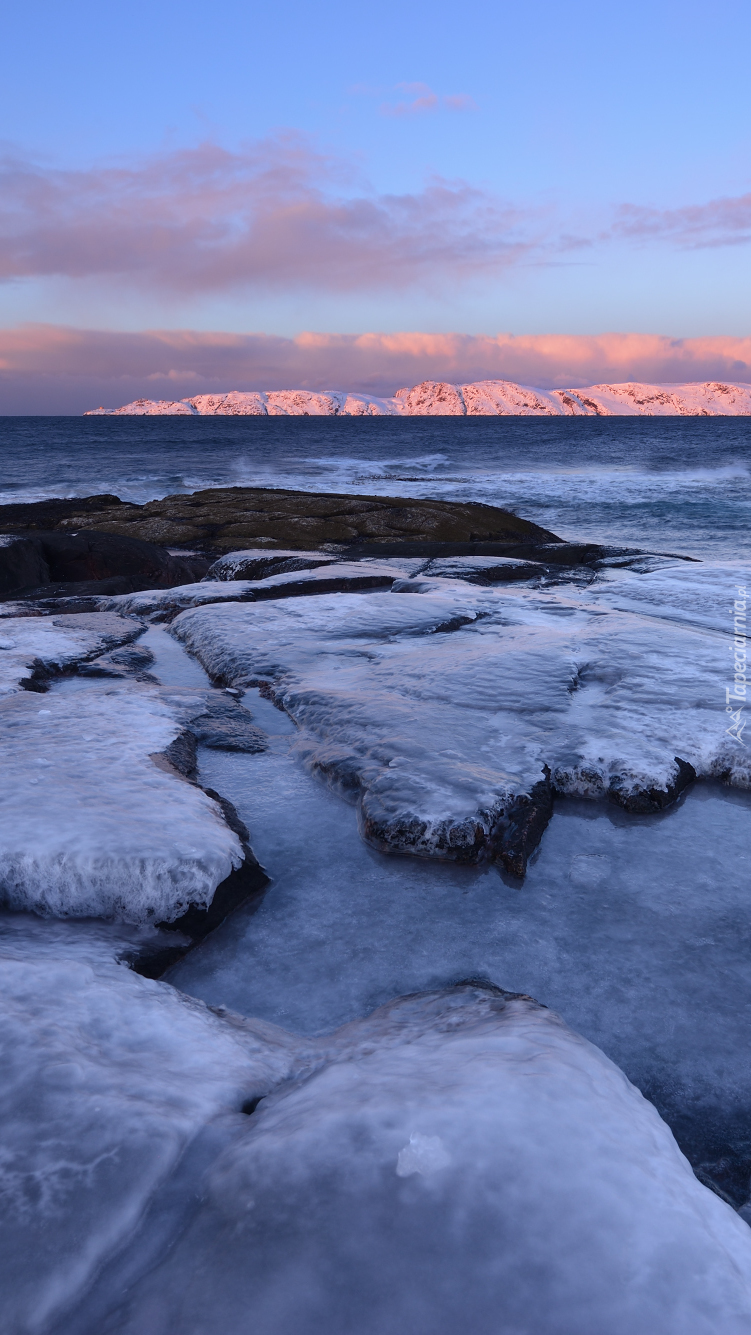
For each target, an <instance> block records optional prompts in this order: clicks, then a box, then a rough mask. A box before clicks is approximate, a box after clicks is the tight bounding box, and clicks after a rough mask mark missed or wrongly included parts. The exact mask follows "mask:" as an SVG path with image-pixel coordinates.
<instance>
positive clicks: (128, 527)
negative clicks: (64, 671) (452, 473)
mask: <svg viewBox="0 0 751 1335" xmlns="http://www.w3.org/2000/svg"><path fill="white" fill-rule="evenodd" d="M99 501H101V504H95V502H99ZM77 507H78V508H77ZM55 514H57V515H58V518H57V520H56V522H55V523H54V524H52V525H50V527H51V528H53V529H54V534H53V535H51V537H53V538H54V540H55V541H56V542H59V543H60V544H61V546H60V548H55V549H54V550H56V551H57V550H62V549H63V547H64V546H65V543H64V540H63V538H62V536H61V535H63V534H65V535H67V537H66V539H65V541H70V540H71V539H73V538H74V537H75V541H76V542H77V543H78V544H79V545H80V547H81V550H82V553H83V550H84V549H85V546H86V543H87V542H88V543H91V544H92V551H93V552H95V553H96V554H97V557H96V559H97V560H98V561H99V565H98V566H97V570H98V571H99V572H100V573H99V574H96V575H95V576H93V577H94V578H103V577H104V574H105V570H106V571H107V573H117V574H121V573H123V571H122V570H121V569H118V570H117V571H116V572H115V571H113V570H112V568H111V566H105V565H104V558H103V556H100V555H99V553H102V552H103V551H104V550H105V549H106V550H111V548H109V547H107V541H108V540H107V539H106V538H104V537H102V536H99V537H98V536H96V535H105V534H111V535H116V536H118V537H120V538H128V539H131V540H132V539H138V540H139V542H140V543H142V544H143V547H144V548H145V547H146V545H147V544H148V546H149V549H150V550H149V554H148V559H149V560H156V558H155V557H153V556H152V555H151V553H153V552H155V551H156V552H157V555H158V557H159V559H160V560H161V562H162V565H161V566H160V567H159V568H158V572H157V573H158V578H155V577H153V576H151V577H150V578H149V582H148V583H141V584H138V585H137V586H136V587H137V588H139V589H144V588H169V587H171V586H174V585H176V584H185V583H188V582H189V580H190V579H192V580H195V579H200V578H201V577H202V576H203V575H204V574H205V573H206V570H207V568H208V567H207V565H206V563H205V562H204V564H203V566H202V569H201V571H200V574H199V573H192V574H190V575H189V576H188V578H186V576H185V574H183V576H182V577H181V578H176V577H173V572H174V573H175V574H176V571H175V570H174V566H175V563H176V562H178V560H179V561H180V562H181V563H182V566H183V567H184V566H185V565H186V563H188V562H193V561H194V558H190V557H180V558H177V557H170V558H168V557H167V556H165V554H164V553H163V552H159V551H158V548H159V547H167V546H168V547H186V548H191V549H195V548H202V549H204V550H211V551H219V552H235V551H237V550H238V549H239V548H247V547H250V546H251V545H253V546H257V545H259V544H260V545H261V546H264V547H266V546H268V547H270V548H275V547H280V548H282V549H298V550H301V551H303V552H305V551H308V550H309V549H310V548H311V547H323V546H326V545H328V544H332V545H333V546H334V548H335V550H336V549H341V550H345V549H347V548H349V547H356V548H358V549H359V550H362V551H367V550H375V551H376V552H378V551H379V550H380V549H381V548H382V547H383V545H384V544H392V545H393V544H395V543H396V544H397V545H399V546H400V547H402V546H403V545H404V544H405V543H409V544H414V543H418V542H419V543H423V544H424V543H426V542H427V543H430V542H432V543H447V542H450V543H465V544H466V543H477V542H485V543H487V542H492V543H500V544H501V545H502V546H508V545H509V544H511V545H514V544H519V543H527V544H530V543H532V544H538V543H547V542H551V541H552V542H556V541H557V539H556V536H555V534H554V533H549V532H548V531H547V530H546V529H543V528H540V527H539V525H537V524H532V523H529V522H528V521H527V520H525V519H520V518H519V517H518V515H515V514H512V513H511V512H510V511H508V510H501V509H500V508H498V507H496V506H493V505H481V504H479V503H477V502H473V501H467V502H464V501H434V500H414V499H411V498H408V497H383V496H339V495H336V494H332V493H329V492H307V491H282V490H277V489H276V488H273V489H272V488H261V487H221V488H220V487H217V488H212V489H211V490H208V491H197V492H193V493H192V494H191V495H178V496H165V497H163V498H162V499H161V500H156V501H149V502H148V504H146V505H131V504H129V503H126V502H123V501H117V500H115V502H114V503H112V498H110V497H101V498H98V497H90V498H88V500H87V501H86V502H76V501H65V502H57V501H53V502H49V501H43V502H39V503H37V504H32V505H26V506H23V505H11V506H0V528H3V529H5V531H6V532H8V533H24V534H28V535H31V533H32V532H34V531H35V530H36V529H38V528H39V525H40V521H42V522H44V523H45V524H49V521H50V520H51V519H52V517H53V516H54V515H55ZM39 540H40V542H42V546H43V549H44V551H46V550H47V547H46V546H45V543H47V541H48V539H47V534H44V535H41V534H40V535H39ZM110 541H111V540H110ZM133 550H134V554H135V553H136V552H138V551H141V550H142V549H140V548H134V549H133ZM426 554H427V553H426ZM435 554H436V555H437V554H438V553H437V552H436V553H435ZM1 555H2V553H1V552H0V557H1ZM284 555H285V557H286V556H288V555H289V551H288V550H285V551H284ZM56 559H57V560H59V561H61V560H62V556H60V557H59V558H58V557H56ZM139 559H141V560H146V559H147V556H146V554H145V552H144V553H143V554H142V556H141V557H140V558H139ZM72 560H73V558H72V557H71V558H70V561H69V564H68V567H67V568H68V569H72V565H71V562H72ZM92 560H93V558H92ZM170 563H172V564H170ZM58 568H59V567H58ZM76 569H78V570H79V571H80V569H81V566H80V563H79V565H78V566H77V567H76ZM70 577H71V578H72V577H73V576H72V575H71V576H70ZM81 577H82V578H83V576H81ZM89 578H91V576H89ZM144 578H146V576H145V574H144ZM122 592H125V590H122Z"/></svg>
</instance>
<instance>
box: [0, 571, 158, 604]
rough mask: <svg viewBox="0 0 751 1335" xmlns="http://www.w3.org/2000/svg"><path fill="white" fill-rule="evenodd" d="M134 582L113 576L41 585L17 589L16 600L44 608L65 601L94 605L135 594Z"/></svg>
mask: <svg viewBox="0 0 751 1335" xmlns="http://www.w3.org/2000/svg"><path fill="white" fill-rule="evenodd" d="M132 584H133V581H132V580H131V579H129V578H128V576H127V575H113V576H112V577H111V579H77V580H70V582H68V583H60V584H53V583H52V582H51V581H50V583H48V584H39V585H37V586H36V587H35V588H29V589H16V590H15V592H14V593H13V595H12V596H13V598H14V599H20V600H21V601H23V602H27V603H39V604H40V606H41V607H42V608H45V607H47V606H48V605H49V606H50V607H52V606H53V605H54V606H58V605H59V603H60V602H61V601H62V600H63V599H71V598H75V599H76V600H77V601H79V602H83V601H84V600H88V601H90V602H92V604H93V603H94V602H95V601H96V602H97V605H98V600H99V599H100V598H114V597H115V596H116V595H117V594H118V593H134V592H136V590H134V589H133V588H132Z"/></svg>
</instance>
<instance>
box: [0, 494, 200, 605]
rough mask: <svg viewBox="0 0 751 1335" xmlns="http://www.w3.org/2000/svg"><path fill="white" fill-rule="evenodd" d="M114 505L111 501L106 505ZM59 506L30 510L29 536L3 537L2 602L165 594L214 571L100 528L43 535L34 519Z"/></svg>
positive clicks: (133, 537)
mask: <svg viewBox="0 0 751 1335" xmlns="http://www.w3.org/2000/svg"><path fill="white" fill-rule="evenodd" d="M110 500H111V498H110V497H106V498H105V501H106V503H109V502H110ZM53 506H54V503H53ZM53 506H49V505H46V504H45V503H43V504H42V506H41V507H39V509H38V508H37V507H36V506H33V505H31V506H28V507H26V513H25V514H23V520H25V521H26V522H25V525H24V527H25V531H18V532H16V533H9V534H7V535H5V536H3V537H0V599H8V598H13V599H19V598H21V599H30V600H36V599H39V598H54V597H70V596H73V595H78V596H86V595H90V594H92V593H102V594H103V593H110V594H117V593H133V592H135V591H136V590H138V589H154V588H158V589H165V588H170V587H171V586H173V585H175V584H185V583H186V582H187V581H188V580H192V579H200V578H201V576H202V575H203V574H204V573H205V572H206V569H207V568H208V562H207V561H206V560H205V559H204V558H201V557H190V556H185V557H179V556H173V555H171V554H170V553H169V552H165V550H164V548H163V547H160V546H155V545H154V544H153V543H150V542H144V541H143V540H142V539H141V538H140V537H138V536H137V535H135V534H133V535H131V534H115V533H106V532H99V531H98V530H97V529H92V530H90V531H89V530H86V531H84V532H70V531H68V528H67V527H65V526H63V525H64V524H65V520H64V519H63V520H62V521H61V528H60V529H57V530H55V529H52V530H47V531H45V530H44V529H41V530H40V529H39V528H37V527H36V525H35V523H34V520H35V519H36V518H37V517H38V516H39V515H40V510H41V511H42V512H46V516H49V514H51V513H54V508H53ZM5 509H6V510H8V511H10V512H11V515H12V514H13V512H15V511H21V512H23V509H24V508H23V507H16V506H8V507H5ZM94 513H96V511H94ZM85 514H86V511H85V510H84V511H83V515H84V516H85ZM3 517H6V516H3ZM81 517H83V516H81ZM7 518H8V519H11V516H10V515H9V516H7ZM1 522H2V519H0V523H1ZM11 522H12V520H11ZM76 527H77V526H76Z"/></svg>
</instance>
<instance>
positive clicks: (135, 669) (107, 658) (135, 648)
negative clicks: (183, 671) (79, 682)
mask: <svg viewBox="0 0 751 1335" xmlns="http://www.w3.org/2000/svg"><path fill="white" fill-rule="evenodd" d="M153 662H154V655H153V654H152V652H151V650H150V649H147V648H146V647H145V645H140V644H128V645H126V646H125V648H123V649H114V650H113V651H112V652H111V653H109V654H102V656H101V658H95V659H93V660H92V662H90V663H83V664H82V665H81V666H80V667H79V669H78V675H79V676H80V677H131V676H135V678H136V680H137V681H156V680H157V678H156V677H153V676H151V675H150V674H149V672H148V671H147V669H148V668H149V667H151V665H152V663H153Z"/></svg>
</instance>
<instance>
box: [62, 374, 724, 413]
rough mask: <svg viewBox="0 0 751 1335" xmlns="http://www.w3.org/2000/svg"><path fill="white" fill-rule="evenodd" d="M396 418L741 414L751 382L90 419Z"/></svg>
mask: <svg viewBox="0 0 751 1335" xmlns="http://www.w3.org/2000/svg"><path fill="white" fill-rule="evenodd" d="M165 413H166V414H169V413H172V414H177V415H182V416H186V415H187V416H191V415H201V416H203V415H205V414H222V415H229V416H237V415H241V416H254V417H255V416H267V415H268V416H280V415H281V416H289V417H300V416H305V417H319V416H327V417H334V416H341V417H362V416H395V415H398V414H401V415H403V416H407V417H432V416H454V417H463V416H469V417H477V416H480V417H505V416H514V417H561V416H563V417H612V416H614V415H616V416H623V415H625V416H631V417H634V416H636V417H643V416H647V417H656V416H657V417H664V416H681V417H717V416H720V417H727V416H730V417H738V416H747V415H749V414H751V385H749V384H740V383H739V384H731V383H720V382H718V381H711V382H707V383H696V384H686V385H675V384H659V385H646V384H639V383H636V382H631V381H629V382H627V383H625V384H618V385H588V386H586V387H585V388H583V389H553V390H546V389H535V388H533V387H532V386H530V385H517V384H515V383H514V381H512V380H478V381H475V382H474V383H471V384H466V385H452V384H449V383H448V382H446V381H436V380H424V381H423V382H422V383H421V384H419V385H415V386H413V388H412V389H399V390H397V392H396V394H395V396H394V397H393V398H377V397H374V396H373V395H370V394H348V393H346V392H345V391H343V390H329V391H322V392H320V393H317V392H315V391H313V390H273V391H269V392H268V393H262V392H260V391H254V392H243V391H239V390H232V391H231V392H230V393H228V394H198V395H196V396H195V397H194V398H192V399H180V400H179V401H177V402H171V401H169V400H165V399H159V400H153V399H136V400H134V402H133V403H126V404H125V405H124V407H122V408H96V409H93V410H92V411H91V412H89V413H87V414H86V416H91V417H97V416H111V415H113V414H114V415H119V414H124V415H127V416H133V415H136V416H149V415H161V414H165Z"/></svg>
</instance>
